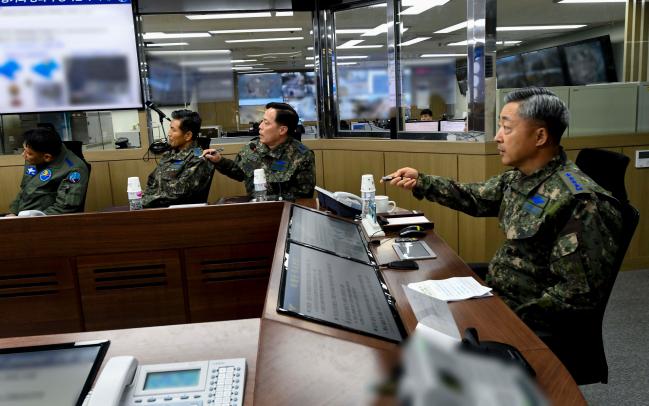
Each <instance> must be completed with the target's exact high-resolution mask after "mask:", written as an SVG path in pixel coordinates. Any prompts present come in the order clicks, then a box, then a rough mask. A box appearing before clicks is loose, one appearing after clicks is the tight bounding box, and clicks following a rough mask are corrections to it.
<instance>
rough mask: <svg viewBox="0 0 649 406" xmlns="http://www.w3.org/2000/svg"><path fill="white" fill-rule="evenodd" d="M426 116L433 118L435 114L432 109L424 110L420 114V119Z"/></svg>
mask: <svg viewBox="0 0 649 406" xmlns="http://www.w3.org/2000/svg"><path fill="white" fill-rule="evenodd" d="M424 114H427V115H429V116H431V117H432V116H433V112H432V111H430V109H423V110H422V111H420V112H419V117H421V116H423V115H424Z"/></svg>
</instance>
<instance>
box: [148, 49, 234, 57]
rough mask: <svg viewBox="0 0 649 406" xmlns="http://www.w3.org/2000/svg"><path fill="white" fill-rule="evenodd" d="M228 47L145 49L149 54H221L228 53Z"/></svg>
mask: <svg viewBox="0 0 649 406" xmlns="http://www.w3.org/2000/svg"><path fill="white" fill-rule="evenodd" d="M230 52H231V51H230V50H229V49H205V50H196V51H147V54H149V55H160V56H163V55H222V54H229V53H230Z"/></svg>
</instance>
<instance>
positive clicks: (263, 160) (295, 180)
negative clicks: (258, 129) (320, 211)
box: [214, 137, 315, 200]
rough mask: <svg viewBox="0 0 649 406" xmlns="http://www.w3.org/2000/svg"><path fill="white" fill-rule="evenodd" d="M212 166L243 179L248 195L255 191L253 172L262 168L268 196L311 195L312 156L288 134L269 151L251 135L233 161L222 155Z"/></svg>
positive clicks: (295, 197) (292, 196)
mask: <svg viewBox="0 0 649 406" xmlns="http://www.w3.org/2000/svg"><path fill="white" fill-rule="evenodd" d="M214 165H215V166H216V169H217V170H218V171H219V172H221V173H222V174H224V175H226V176H228V177H230V178H232V179H234V180H237V181H239V182H241V181H243V182H244V184H245V186H246V192H247V193H248V195H250V196H251V195H252V193H253V192H254V190H255V187H254V185H253V180H254V175H253V173H254V171H255V169H259V168H263V169H264V171H265V172H266V183H267V193H268V195H270V196H280V195H281V196H282V197H283V198H284V199H288V200H295V199H297V198H300V197H313V189H314V187H315V155H314V154H313V151H311V150H310V149H309V148H307V147H306V145H304V144H302V143H301V142H299V141H297V140H295V139H294V138H292V137H289V138H288V140H287V141H286V142H285V143H283V144H281V145H279V146H278V147H277V148H275V149H273V150H271V149H270V148H268V147H267V146H266V145H264V144H262V143H261V142H260V141H259V137H256V138H253V139H252V141H250V143H249V144H247V145H246V146H244V147H243V148H242V149H241V151H239V153H238V154H237V156H236V157H235V158H234V160H231V159H228V158H225V157H223V158H221V160H220V161H219V162H218V163H216V164H214Z"/></svg>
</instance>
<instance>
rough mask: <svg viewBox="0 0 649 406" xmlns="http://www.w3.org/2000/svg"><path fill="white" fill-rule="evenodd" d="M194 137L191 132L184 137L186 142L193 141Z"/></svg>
mask: <svg viewBox="0 0 649 406" xmlns="http://www.w3.org/2000/svg"><path fill="white" fill-rule="evenodd" d="M193 137H194V133H193V132H192V131H191V130H190V131H187V132H186V133H185V134H184V136H183V138H184V139H185V141H191V140H192V138H193Z"/></svg>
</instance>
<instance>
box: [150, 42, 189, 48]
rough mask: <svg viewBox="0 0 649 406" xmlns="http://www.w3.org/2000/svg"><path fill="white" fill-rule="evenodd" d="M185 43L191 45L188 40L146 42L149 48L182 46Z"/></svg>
mask: <svg viewBox="0 0 649 406" xmlns="http://www.w3.org/2000/svg"><path fill="white" fill-rule="evenodd" d="M184 45H189V43H188V42H165V43H160V44H146V47H147V48H152V47H180V46H184Z"/></svg>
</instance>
